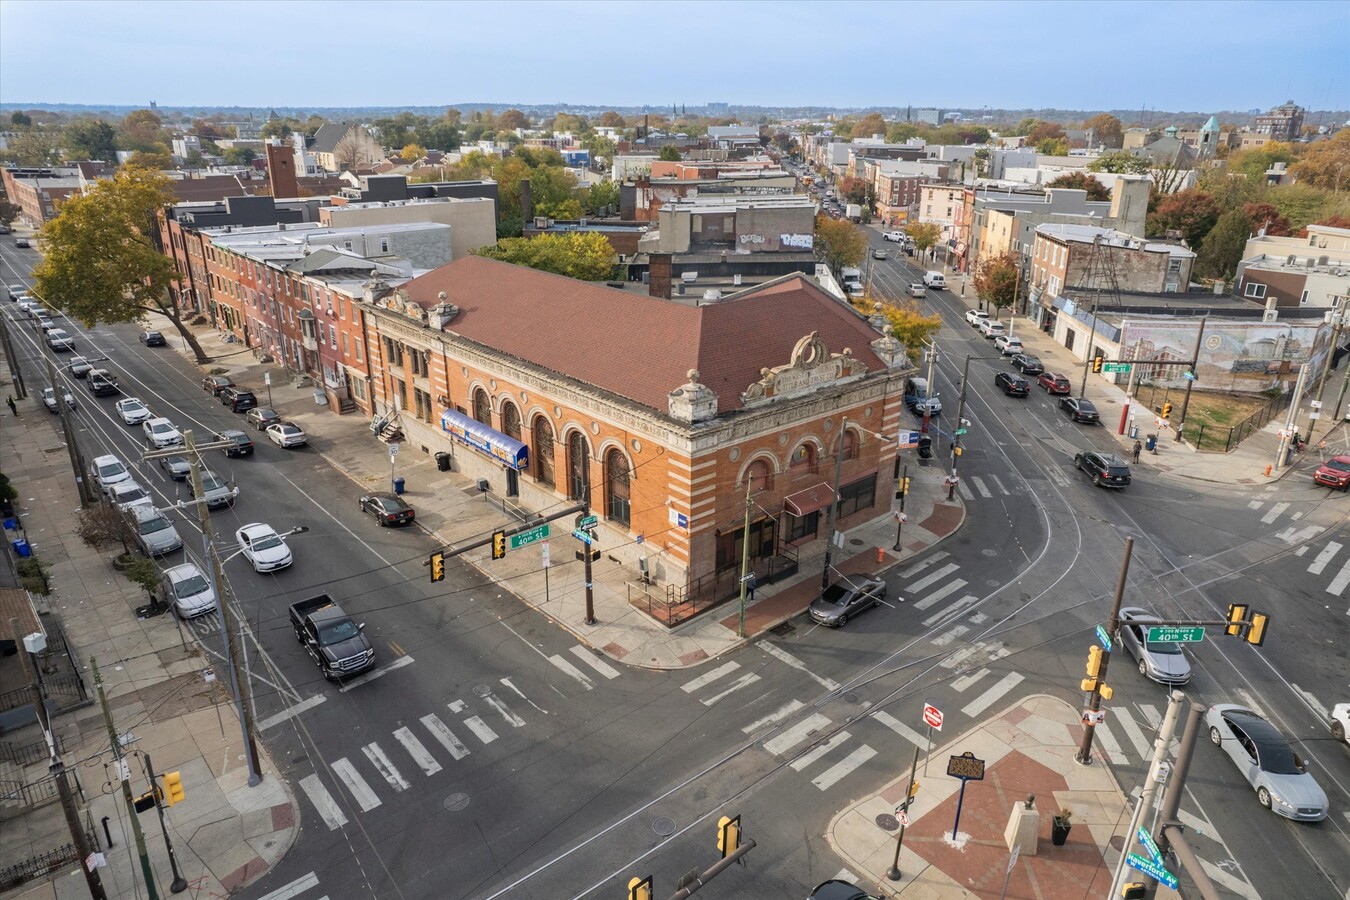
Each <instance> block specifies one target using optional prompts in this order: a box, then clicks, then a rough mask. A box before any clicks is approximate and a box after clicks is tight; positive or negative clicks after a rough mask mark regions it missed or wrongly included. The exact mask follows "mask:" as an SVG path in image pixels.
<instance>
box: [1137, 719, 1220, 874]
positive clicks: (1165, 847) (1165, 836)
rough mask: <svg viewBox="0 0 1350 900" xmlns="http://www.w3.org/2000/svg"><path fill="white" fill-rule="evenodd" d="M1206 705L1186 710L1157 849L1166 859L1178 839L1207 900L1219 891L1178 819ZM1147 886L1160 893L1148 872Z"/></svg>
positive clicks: (1179, 853)
mask: <svg viewBox="0 0 1350 900" xmlns="http://www.w3.org/2000/svg"><path fill="white" fill-rule="evenodd" d="M1204 712H1205V708H1204V707H1203V706H1201V705H1199V704H1198V703H1192V704H1191V708H1190V709H1189V710H1188V711H1187V713H1186V727H1185V729H1183V730H1182V732H1181V746H1180V747H1179V748H1178V749H1177V762H1176V765H1175V766H1173V767H1172V777H1171V778H1169V779H1168V780H1167V791H1166V792H1165V793H1164V794H1163V803H1162V810H1161V811H1160V813H1159V817H1158V819H1159V821H1160V822H1162V827H1161V828H1160V829H1158V831H1159V834H1158V838H1157V844H1158V851H1159V855H1161V856H1162V857H1163V858H1164V859H1165V858H1166V857H1167V853H1168V851H1169V850H1173V847H1172V845H1173V844H1174V843H1175V844H1176V847H1175V852H1176V854H1177V858H1178V859H1180V860H1181V861H1182V864H1183V865H1184V867H1185V869H1186V874H1188V875H1190V876H1191V880H1192V881H1194V882H1195V887H1196V890H1198V891H1199V892H1200V896H1201V897H1203V898H1205V900H1219V894H1218V891H1216V890H1215V889H1214V885H1213V883H1211V882H1210V880H1209V875H1208V874H1207V873H1206V872H1205V870H1204V869H1203V868H1202V867H1201V866H1200V863H1199V860H1197V859H1196V858H1195V854H1194V853H1192V852H1191V848H1190V847H1189V846H1188V845H1187V844H1186V840H1185V838H1184V837H1183V836H1182V828H1181V825H1180V823H1178V822H1177V810H1179V809H1181V791H1182V789H1183V788H1184V787H1185V786H1186V774H1187V773H1188V772H1189V771H1190V768H1191V757H1192V756H1194V755H1195V744H1196V740H1197V739H1198V738H1199V736H1200V727H1201V726H1200V717H1201V716H1202V715H1204ZM1144 885H1145V887H1144V890H1145V892H1146V894H1147V896H1148V897H1150V898H1152V897H1155V896H1157V893H1158V882H1157V881H1155V880H1154V879H1152V878H1149V877H1147V876H1145V878H1144Z"/></svg>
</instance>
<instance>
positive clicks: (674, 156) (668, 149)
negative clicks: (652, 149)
mask: <svg viewBox="0 0 1350 900" xmlns="http://www.w3.org/2000/svg"><path fill="white" fill-rule="evenodd" d="M656 158H657V159H659V160H662V161H663V162H679V161H680V160H681V159H684V157H683V156H681V155H680V150H679V148H678V147H676V146H675V145H674V144H666V145H665V146H664V147H662V148H661V151H660V152H659V153H657V154H656Z"/></svg>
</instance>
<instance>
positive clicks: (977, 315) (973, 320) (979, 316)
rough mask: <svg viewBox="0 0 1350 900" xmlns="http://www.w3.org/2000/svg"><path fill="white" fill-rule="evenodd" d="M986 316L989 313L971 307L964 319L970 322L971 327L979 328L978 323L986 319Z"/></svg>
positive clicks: (987, 316)
mask: <svg viewBox="0 0 1350 900" xmlns="http://www.w3.org/2000/svg"><path fill="white" fill-rule="evenodd" d="M988 318H989V313H987V312H985V311H983V310H979V309H972V310H969V311H967V312H966V321H967V322H969V323H970V327H971V328H979V327H980V323H981V322H983V321H985V320H987V319H988Z"/></svg>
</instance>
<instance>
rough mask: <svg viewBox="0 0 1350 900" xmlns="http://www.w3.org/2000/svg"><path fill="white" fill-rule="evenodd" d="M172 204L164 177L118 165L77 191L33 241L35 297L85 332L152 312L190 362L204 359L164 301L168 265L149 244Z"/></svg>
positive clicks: (173, 275) (174, 310) (172, 277)
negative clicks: (172, 331)
mask: <svg viewBox="0 0 1350 900" xmlns="http://www.w3.org/2000/svg"><path fill="white" fill-rule="evenodd" d="M173 202H174V195H173V191H172V189H171V187H170V182H169V179H168V178H166V177H165V176H163V175H161V174H160V173H158V172H153V171H150V170H147V169H138V168H134V167H128V166H122V167H121V168H119V169H118V170H117V173H116V174H115V175H114V176H113V177H112V178H111V179H103V180H100V181H98V182H96V183H95V184H94V186H93V187H92V188H91V189H90V190H89V191H88V192H87V193H85V194H76V195H72V196H71V197H70V198H69V199H68V200H67V201H66V202H65V204H64V205H63V206H62V207H61V214H60V215H58V216H57V217H56V218H55V219H52V220H51V221H49V222H48V223H47V224H46V225H44V226H43V228H42V231H41V233H40V234H39V236H38V240H39V243H40V245H41V247H42V250H43V258H42V260H41V261H40V262H39V263H38V264H37V266H36V267H35V268H34V269H33V276H34V278H35V279H36V280H37V293H38V296H40V297H43V298H45V299H47V300H48V301H50V302H51V303H52V305H54V306H55V307H56V308H57V309H60V310H61V311H62V312H64V313H65V314H66V315H68V316H70V317H72V318H75V319H78V320H79V321H80V322H81V323H82V324H83V325H84V326H85V327H86V328H92V327H93V326H95V325H100V324H105V323H119V322H137V321H140V320H141V319H143V318H144V317H146V316H147V315H151V314H154V315H159V316H163V317H164V318H166V319H168V320H169V322H170V323H171V324H172V325H173V326H174V328H176V329H177V330H178V333H179V334H181V335H182V336H183V340H184V341H186V342H187V344H188V346H190V347H191V348H192V351H193V353H195V354H196V356H197V361H198V362H206V361H207V359H208V357H207V356H206V354H205V353H204V352H203V351H202V348H201V345H200V344H199V343H198V342H197V338H196V336H195V335H194V334H193V333H192V332H191V331H190V330H189V329H188V327H187V325H186V323H184V322H183V320H182V318H181V312H180V310H179V309H178V307H177V305H176V304H174V303H173V301H172V300H171V299H170V297H169V293H168V287H169V284H170V283H171V282H172V281H174V280H176V279H177V277H178V276H177V273H176V272H175V270H174V267H173V263H172V262H171V261H170V260H169V258H168V257H167V256H165V255H164V254H163V253H161V252H160V249H159V247H158V246H157V245H156V244H157V241H156V238H157V236H158V233H159V229H158V222H157V219H156V217H157V216H158V214H159V213H160V211H161V210H162V209H163V208H164V207H165V206H167V205H168V204H170V203H173Z"/></svg>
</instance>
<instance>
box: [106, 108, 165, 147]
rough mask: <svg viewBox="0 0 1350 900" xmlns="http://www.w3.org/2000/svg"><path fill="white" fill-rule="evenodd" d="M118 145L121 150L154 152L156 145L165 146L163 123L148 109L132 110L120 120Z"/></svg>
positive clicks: (156, 114)
mask: <svg viewBox="0 0 1350 900" xmlns="http://www.w3.org/2000/svg"><path fill="white" fill-rule="evenodd" d="M117 137H118V143H119V145H120V149H122V150H144V151H145V152H147V153H153V152H156V145H158V144H165V143H166V138H167V135H165V133H164V121H163V120H162V119H160V117H159V114H158V113H156V112H155V111H154V110H150V109H133V110H132V111H131V112H129V113H127V114H126V116H124V117H123V119H122V125H121V127H120V128H119V129H118V135H117Z"/></svg>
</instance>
